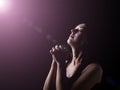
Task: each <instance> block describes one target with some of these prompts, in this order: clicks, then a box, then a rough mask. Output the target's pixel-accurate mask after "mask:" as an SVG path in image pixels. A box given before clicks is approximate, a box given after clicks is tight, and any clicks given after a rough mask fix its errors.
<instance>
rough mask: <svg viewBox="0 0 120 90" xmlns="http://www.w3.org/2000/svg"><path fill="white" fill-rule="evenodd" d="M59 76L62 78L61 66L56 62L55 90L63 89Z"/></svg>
mask: <svg viewBox="0 0 120 90" xmlns="http://www.w3.org/2000/svg"><path fill="white" fill-rule="evenodd" d="M61 78H62V75H61V67H60V64H59V63H57V75H56V90H63V89H62V81H61Z"/></svg>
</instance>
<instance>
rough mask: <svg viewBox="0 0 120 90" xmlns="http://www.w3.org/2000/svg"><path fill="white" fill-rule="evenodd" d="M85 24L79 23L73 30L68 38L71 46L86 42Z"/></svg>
mask: <svg viewBox="0 0 120 90" xmlns="http://www.w3.org/2000/svg"><path fill="white" fill-rule="evenodd" d="M85 27H86V25H85V24H79V25H77V26H76V27H75V28H74V29H72V30H71V34H70V36H69V38H68V40H67V43H68V44H69V45H70V46H71V47H77V46H81V45H83V44H84V41H85V30H84V28H85Z"/></svg>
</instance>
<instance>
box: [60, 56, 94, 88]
mask: <svg viewBox="0 0 120 90" xmlns="http://www.w3.org/2000/svg"><path fill="white" fill-rule="evenodd" d="M93 62H94V63H95V61H93V59H90V58H84V59H83V61H82V63H81V65H80V66H79V68H78V69H77V71H76V72H75V74H74V75H73V76H72V77H70V78H68V77H66V70H64V72H65V73H63V74H64V75H63V77H62V81H63V82H62V83H63V90H70V89H71V87H72V85H73V83H74V82H75V81H76V80H77V79H78V78H79V77H80V75H81V72H82V71H83V69H84V68H85V67H86V66H87V65H89V64H90V63H93ZM66 67H67V65H66V66H65V69H66Z"/></svg>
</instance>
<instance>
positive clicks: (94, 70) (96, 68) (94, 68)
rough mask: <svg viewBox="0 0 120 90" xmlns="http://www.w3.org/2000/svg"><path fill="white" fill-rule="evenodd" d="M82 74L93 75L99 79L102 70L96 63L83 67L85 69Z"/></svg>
mask: <svg viewBox="0 0 120 90" xmlns="http://www.w3.org/2000/svg"><path fill="white" fill-rule="evenodd" d="M82 73H89V74H90V73H91V74H95V76H96V77H100V78H101V77H102V75H103V69H102V67H101V65H100V64H98V63H90V64H89V65H87V66H86V67H85V69H84V70H83V71H82ZM100 81H101V80H100Z"/></svg>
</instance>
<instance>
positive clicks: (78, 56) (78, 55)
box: [72, 48, 83, 62]
mask: <svg viewBox="0 0 120 90" xmlns="http://www.w3.org/2000/svg"><path fill="white" fill-rule="evenodd" d="M82 55H83V50H82V49H81V48H72V56H73V57H72V61H73V62H81V61H82Z"/></svg>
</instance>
